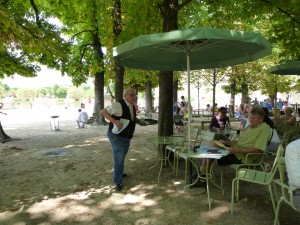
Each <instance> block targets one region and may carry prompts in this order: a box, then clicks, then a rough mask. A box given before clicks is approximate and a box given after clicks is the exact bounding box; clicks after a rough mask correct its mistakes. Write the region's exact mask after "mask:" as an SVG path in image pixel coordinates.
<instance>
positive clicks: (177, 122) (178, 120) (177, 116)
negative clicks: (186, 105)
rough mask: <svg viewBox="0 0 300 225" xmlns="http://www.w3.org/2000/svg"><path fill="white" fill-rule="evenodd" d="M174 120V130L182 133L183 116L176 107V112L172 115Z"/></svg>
mask: <svg viewBox="0 0 300 225" xmlns="http://www.w3.org/2000/svg"><path fill="white" fill-rule="evenodd" d="M173 118H174V123H175V126H176V130H177V132H178V133H179V132H183V127H184V123H183V114H181V113H180V108H179V107H178V108H177V110H176V112H175V113H174V115H173Z"/></svg>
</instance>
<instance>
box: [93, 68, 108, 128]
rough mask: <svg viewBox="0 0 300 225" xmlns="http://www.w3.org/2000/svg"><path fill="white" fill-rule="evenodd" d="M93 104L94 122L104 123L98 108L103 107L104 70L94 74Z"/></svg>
mask: <svg viewBox="0 0 300 225" xmlns="http://www.w3.org/2000/svg"><path fill="white" fill-rule="evenodd" d="M94 87H95V89H94V91H95V104H94V111H93V112H94V113H95V115H96V122H97V123H100V124H106V121H105V119H104V117H103V116H100V110H101V109H103V108H104V72H97V73H96V74H95V86H94Z"/></svg>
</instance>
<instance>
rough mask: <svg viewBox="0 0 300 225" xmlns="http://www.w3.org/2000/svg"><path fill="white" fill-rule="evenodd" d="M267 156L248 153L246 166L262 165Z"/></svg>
mask: <svg viewBox="0 0 300 225" xmlns="http://www.w3.org/2000/svg"><path fill="white" fill-rule="evenodd" d="M265 155H266V153H265V152H255V153H247V154H246V158H245V162H244V164H261V163H262V162H263V159H264V157H265Z"/></svg>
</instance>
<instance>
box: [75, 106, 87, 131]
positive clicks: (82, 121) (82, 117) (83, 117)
mask: <svg viewBox="0 0 300 225" xmlns="http://www.w3.org/2000/svg"><path fill="white" fill-rule="evenodd" d="M78 112H79V116H78V119H77V120H76V121H77V125H78V127H77V128H84V127H85V126H86V123H87V121H88V120H89V115H88V114H87V112H85V111H83V110H82V109H78Z"/></svg>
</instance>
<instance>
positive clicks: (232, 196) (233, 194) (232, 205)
mask: <svg viewBox="0 0 300 225" xmlns="http://www.w3.org/2000/svg"><path fill="white" fill-rule="evenodd" d="M236 181H237V179H233V180H232V187H231V214H233V210H234V201H235V196H236V193H235V192H236Z"/></svg>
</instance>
